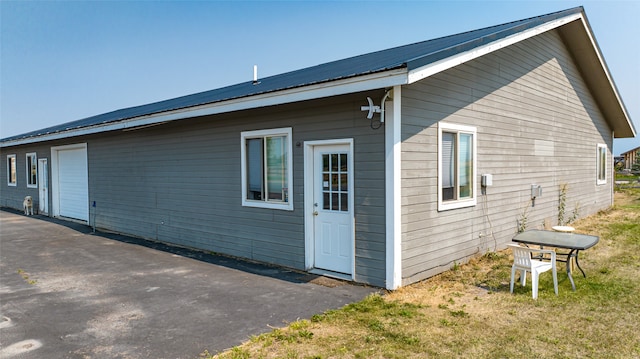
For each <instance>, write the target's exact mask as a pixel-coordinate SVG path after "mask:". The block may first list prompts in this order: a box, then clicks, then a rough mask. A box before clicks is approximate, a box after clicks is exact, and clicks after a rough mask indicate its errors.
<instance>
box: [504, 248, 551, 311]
mask: <svg viewBox="0 0 640 359" xmlns="http://www.w3.org/2000/svg"><path fill="white" fill-rule="evenodd" d="M507 246H508V247H509V248H511V250H512V251H513V266H512V267H511V283H510V284H509V291H510V292H511V293H513V281H514V279H515V276H516V270H520V281H521V282H522V286H524V285H525V283H526V282H527V271H529V272H531V292H532V295H533V299H538V277H539V276H540V273H543V272H546V271H548V270H549V269H551V273H552V274H553V289H554V290H555V292H556V295H558V274H557V272H556V252H555V251H554V250H553V249H540V248H537V249H536V248H528V247H521V246H520V245H517V244H507ZM533 253H537V254H542V255H544V254H549V255H550V256H551V258H550V261H549V262H543V261H540V260H536V259H532V258H531V255H532V254H533Z"/></svg>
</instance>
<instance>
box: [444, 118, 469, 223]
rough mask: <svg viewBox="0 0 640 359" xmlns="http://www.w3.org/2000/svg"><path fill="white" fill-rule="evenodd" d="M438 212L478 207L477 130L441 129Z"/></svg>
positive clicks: (450, 127) (448, 125)
mask: <svg viewBox="0 0 640 359" xmlns="http://www.w3.org/2000/svg"><path fill="white" fill-rule="evenodd" d="M438 144H439V145H438V210H439V211H446V210H449V209H454V208H462V207H469V206H475V205H476V188H475V183H474V182H475V177H476V175H475V174H476V128H475V127H471V126H462V125H453V124H446V123H440V125H439V126H438Z"/></svg>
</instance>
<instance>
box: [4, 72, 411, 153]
mask: <svg viewBox="0 0 640 359" xmlns="http://www.w3.org/2000/svg"><path fill="white" fill-rule="evenodd" d="M406 83H407V69H406V68H405V67H400V68H396V69H391V70H387V71H381V72H376V73H371V74H367V75H362V76H354V77H350V78H345V79H340V80H335V81H328V82H322V83H318V84H313V85H308V86H301V87H295V88H290V89H285V90H280V91H273V92H267V93H263V94H259V95H253V96H247V97H241V98H235V99H230V100H225V101H219V102H214V103H209V104H204V105H199V106H193V107H188V108H183V109H178V110H173V111H166V112H160V113H153V114H148V115H144V116H138V117H134V118H129V119H125V120H122V121H118V122H110V123H106V124H97V125H93V126H87V127H81V128H75V129H70V130H66V131H60V132H55V133H48V134H44V135H40V136H33V137H26V138H18V139H14V140H8V141H2V142H0V147H12V146H19V145H25V144H30V143H37V142H44V141H52V140H58V139H63V138H69V137H77V136H85V135H91V134H95V133H100V132H107V131H117V130H132V129H135V128H142V127H149V126H153V125H156V124H161V123H164V122H169V121H175V120H181V119H187V118H193V117H200V116H208V115H215V114H220V113H226V112H232V111H240V110H248V109H252V108H261V107H266V106H273V105H280V104H286V103H292V102H298V101H306V100H312V99H318V98H324V97H330V96H337V95H344V94H348V93H355V92H361V91H369V90H374V89H380V88H387V87H393V86H397V85H404V84H406Z"/></svg>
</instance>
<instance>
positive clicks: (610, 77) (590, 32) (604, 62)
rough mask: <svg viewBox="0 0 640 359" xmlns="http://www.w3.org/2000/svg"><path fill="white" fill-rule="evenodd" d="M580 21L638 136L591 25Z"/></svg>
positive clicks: (632, 130) (628, 121)
mask: <svg viewBox="0 0 640 359" xmlns="http://www.w3.org/2000/svg"><path fill="white" fill-rule="evenodd" d="M580 19H581V20H582V26H584V29H585V31H586V33H587V36H589V41H591V45H592V46H593V49H594V51H595V53H596V56H597V57H598V61H599V62H600V66H601V67H602V71H604V74H605V76H607V81H609V87H611V90H612V91H613V94H614V95H615V96H616V100H617V101H618V103H619V104H620V109H621V110H622V113H624V117H625V118H626V120H627V124H628V125H629V128H631V132H632V133H633V137H635V136H636V135H637V133H636V131H635V128H634V126H633V122H632V121H631V117H630V116H629V113H628V112H627V108H626V107H625V106H624V102H622V98H621V97H620V94H619V93H618V88H617V87H616V84H615V82H614V81H613V77H612V76H611V73H609V67H608V66H607V63H606V61H604V56H602V53H600V46H598V42H597V41H596V39H595V36H594V35H593V32H592V31H591V27H590V26H589V23H588V21H587V19H586V18H585V17H584V16H580Z"/></svg>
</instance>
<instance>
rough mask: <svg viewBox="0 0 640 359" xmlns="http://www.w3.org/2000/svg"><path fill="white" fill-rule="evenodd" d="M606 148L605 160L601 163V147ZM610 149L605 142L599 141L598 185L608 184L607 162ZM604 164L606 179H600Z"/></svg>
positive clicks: (597, 154)
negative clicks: (601, 168)
mask: <svg viewBox="0 0 640 359" xmlns="http://www.w3.org/2000/svg"><path fill="white" fill-rule="evenodd" d="M601 148H604V153H605V162H604V163H600V149H601ZM607 152H608V149H607V145H606V144H604V143H598V146H597V147H596V185H603V184H607V178H608V177H609V176H607V163H608V162H609V161H608V155H607ZM603 165H604V179H602V180H601V179H600V167H601V166H603Z"/></svg>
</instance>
